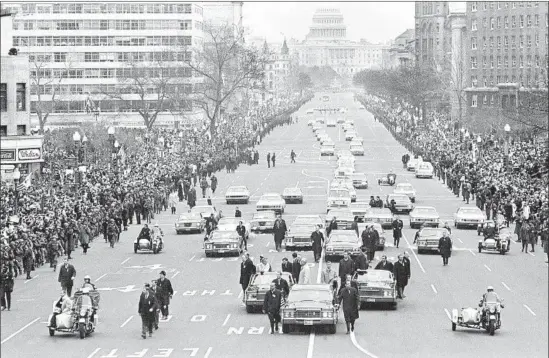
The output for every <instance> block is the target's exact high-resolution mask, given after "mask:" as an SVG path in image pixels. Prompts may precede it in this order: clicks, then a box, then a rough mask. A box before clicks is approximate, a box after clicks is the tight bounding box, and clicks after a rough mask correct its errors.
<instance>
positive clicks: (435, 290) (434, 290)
mask: <svg viewBox="0 0 549 358" xmlns="http://www.w3.org/2000/svg"><path fill="white" fill-rule="evenodd" d="M431 288H432V289H433V292H434V293H438V292H437V289H436V288H435V285H433V284H431Z"/></svg>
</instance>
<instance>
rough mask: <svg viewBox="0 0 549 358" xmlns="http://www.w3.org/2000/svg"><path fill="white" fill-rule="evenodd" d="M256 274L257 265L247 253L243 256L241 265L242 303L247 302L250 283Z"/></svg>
mask: <svg viewBox="0 0 549 358" xmlns="http://www.w3.org/2000/svg"><path fill="white" fill-rule="evenodd" d="M255 272H256V269H255V265H254V263H253V262H252V260H251V259H250V254H248V253H246V254H245V255H242V262H241V263H240V285H241V286H242V302H244V300H245V295H246V289H247V288H248V285H249V283H250V278H252V275H254V274H255Z"/></svg>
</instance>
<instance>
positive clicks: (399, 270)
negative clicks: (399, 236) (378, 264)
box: [393, 254, 408, 299]
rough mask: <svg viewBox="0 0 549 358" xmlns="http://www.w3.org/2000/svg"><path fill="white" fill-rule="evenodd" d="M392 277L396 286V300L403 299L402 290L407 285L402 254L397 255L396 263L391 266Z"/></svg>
mask: <svg viewBox="0 0 549 358" xmlns="http://www.w3.org/2000/svg"><path fill="white" fill-rule="evenodd" d="M393 275H394V276H395V281H396V286H397V298H400V299H402V298H405V297H406V296H405V295H404V288H405V287H406V285H408V269H407V268H406V264H405V263H404V261H403V256H402V254H399V255H398V261H397V262H395V264H394V265H393Z"/></svg>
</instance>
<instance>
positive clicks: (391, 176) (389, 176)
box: [387, 169, 396, 185]
mask: <svg viewBox="0 0 549 358" xmlns="http://www.w3.org/2000/svg"><path fill="white" fill-rule="evenodd" d="M395 181H396V174H395V173H394V172H393V169H391V171H390V172H389V174H387V182H388V183H389V185H393V184H394V183H395Z"/></svg>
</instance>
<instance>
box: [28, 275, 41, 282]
mask: <svg viewBox="0 0 549 358" xmlns="http://www.w3.org/2000/svg"><path fill="white" fill-rule="evenodd" d="M38 276H40V275H34V276H33V277H32V278H30V279H28V280H26V281H25V283H27V282H31V281H32V280H34V279H35V278H37V277H38Z"/></svg>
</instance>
